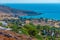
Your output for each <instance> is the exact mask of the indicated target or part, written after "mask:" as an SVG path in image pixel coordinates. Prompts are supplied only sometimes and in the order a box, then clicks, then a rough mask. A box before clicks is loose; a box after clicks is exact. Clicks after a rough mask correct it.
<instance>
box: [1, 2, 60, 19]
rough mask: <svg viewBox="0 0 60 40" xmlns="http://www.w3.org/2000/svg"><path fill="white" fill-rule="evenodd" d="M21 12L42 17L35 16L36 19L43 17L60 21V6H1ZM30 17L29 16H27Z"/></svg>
mask: <svg viewBox="0 0 60 40" xmlns="http://www.w3.org/2000/svg"><path fill="white" fill-rule="evenodd" d="M1 5H5V6H8V7H11V8H15V9H19V10H29V11H35V12H39V13H43V14H42V15H38V16H33V17H36V18H39V17H43V18H49V19H55V20H60V4H52V3H51V4H1ZM26 17H28V16H26Z"/></svg>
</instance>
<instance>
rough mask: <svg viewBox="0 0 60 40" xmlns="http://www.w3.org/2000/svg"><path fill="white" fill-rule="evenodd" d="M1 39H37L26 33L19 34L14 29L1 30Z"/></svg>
mask: <svg viewBox="0 0 60 40" xmlns="http://www.w3.org/2000/svg"><path fill="white" fill-rule="evenodd" d="M0 40H37V39H36V38H32V37H29V36H27V35H24V34H17V33H15V32H12V31H7V30H0Z"/></svg>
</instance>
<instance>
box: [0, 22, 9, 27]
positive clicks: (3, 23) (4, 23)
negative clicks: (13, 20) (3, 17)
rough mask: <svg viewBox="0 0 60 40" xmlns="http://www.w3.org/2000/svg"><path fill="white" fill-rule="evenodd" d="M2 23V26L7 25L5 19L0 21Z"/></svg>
mask: <svg viewBox="0 0 60 40" xmlns="http://www.w3.org/2000/svg"><path fill="white" fill-rule="evenodd" d="M0 23H2V26H7V25H8V24H7V23H6V22H5V21H0Z"/></svg>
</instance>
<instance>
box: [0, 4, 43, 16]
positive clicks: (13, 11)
mask: <svg viewBox="0 0 60 40" xmlns="http://www.w3.org/2000/svg"><path fill="white" fill-rule="evenodd" d="M0 12H2V13H9V14H13V15H15V14H16V15H19V16H22V15H28V16H35V15H40V14H42V13H37V12H34V11H25V10H18V9H13V8H10V7H7V6H3V5H0Z"/></svg>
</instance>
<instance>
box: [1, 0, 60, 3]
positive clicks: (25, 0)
mask: <svg viewBox="0 0 60 40" xmlns="http://www.w3.org/2000/svg"><path fill="white" fill-rule="evenodd" d="M0 3H60V0H0Z"/></svg>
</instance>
